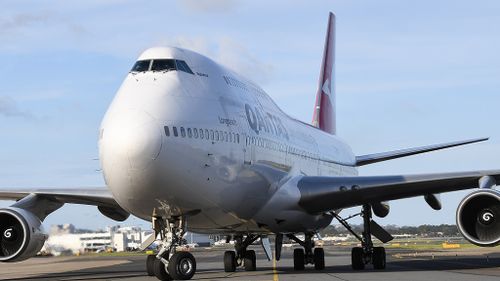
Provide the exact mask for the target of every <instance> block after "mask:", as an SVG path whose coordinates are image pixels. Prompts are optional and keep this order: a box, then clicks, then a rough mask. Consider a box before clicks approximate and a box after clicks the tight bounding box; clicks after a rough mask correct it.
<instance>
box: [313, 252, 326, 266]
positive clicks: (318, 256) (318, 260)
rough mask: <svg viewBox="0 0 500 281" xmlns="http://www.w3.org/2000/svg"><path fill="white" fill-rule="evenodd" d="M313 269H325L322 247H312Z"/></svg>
mask: <svg viewBox="0 0 500 281" xmlns="http://www.w3.org/2000/svg"><path fill="white" fill-rule="evenodd" d="M314 269H316V270H323V269H325V250H324V249H323V248H315V249H314Z"/></svg>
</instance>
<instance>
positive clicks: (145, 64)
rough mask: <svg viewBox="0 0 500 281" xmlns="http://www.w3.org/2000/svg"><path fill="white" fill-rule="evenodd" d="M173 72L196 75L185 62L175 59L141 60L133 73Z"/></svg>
mask: <svg viewBox="0 0 500 281" xmlns="http://www.w3.org/2000/svg"><path fill="white" fill-rule="evenodd" d="M171 70H180V71H183V72H186V73H189V74H193V75H194V73H193V71H192V70H191V68H189V66H188V65H187V63H186V62H185V61H183V60H174V59H155V60H139V61H137V62H136V63H135V64H134V66H133V67H132V70H131V72H145V71H171Z"/></svg>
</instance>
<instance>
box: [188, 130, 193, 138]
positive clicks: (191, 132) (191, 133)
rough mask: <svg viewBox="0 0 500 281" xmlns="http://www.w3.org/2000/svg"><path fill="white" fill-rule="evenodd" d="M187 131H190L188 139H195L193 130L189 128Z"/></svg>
mask: <svg viewBox="0 0 500 281" xmlns="http://www.w3.org/2000/svg"><path fill="white" fill-rule="evenodd" d="M187 131H188V137H190V138H192V137H193V131H192V130H191V128H188V129H187Z"/></svg>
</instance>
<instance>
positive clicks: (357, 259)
mask: <svg viewBox="0 0 500 281" xmlns="http://www.w3.org/2000/svg"><path fill="white" fill-rule="evenodd" d="M351 264H352V269H354V270H361V269H364V268H365V261H364V260H363V248H361V247H354V248H352V251H351Z"/></svg>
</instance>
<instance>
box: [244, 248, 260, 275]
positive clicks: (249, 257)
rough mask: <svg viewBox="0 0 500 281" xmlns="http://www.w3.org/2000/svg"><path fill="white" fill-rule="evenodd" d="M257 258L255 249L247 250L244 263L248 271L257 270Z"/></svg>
mask: <svg viewBox="0 0 500 281" xmlns="http://www.w3.org/2000/svg"><path fill="white" fill-rule="evenodd" d="M256 262H257V258H256V257H255V251H254V250H247V251H245V257H244V258H243V264H244V265H245V270H246V271H255V270H256V269H257V265H256Z"/></svg>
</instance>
